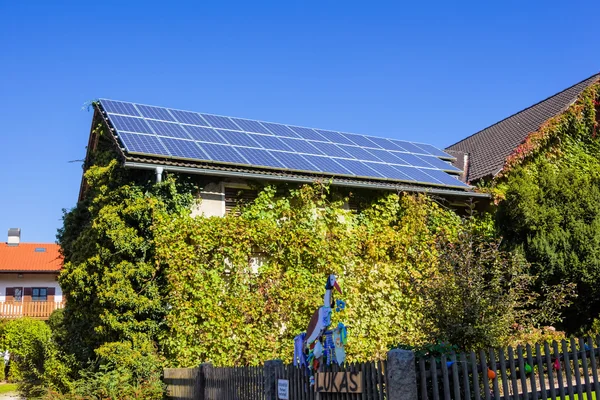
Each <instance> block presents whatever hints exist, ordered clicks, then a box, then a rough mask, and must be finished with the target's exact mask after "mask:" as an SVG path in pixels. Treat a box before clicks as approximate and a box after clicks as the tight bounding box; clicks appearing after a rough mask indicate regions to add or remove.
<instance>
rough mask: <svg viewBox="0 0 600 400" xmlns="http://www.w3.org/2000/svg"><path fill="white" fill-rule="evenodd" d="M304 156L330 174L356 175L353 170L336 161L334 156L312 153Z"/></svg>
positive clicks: (319, 169) (318, 168) (319, 168)
mask: <svg viewBox="0 0 600 400" xmlns="http://www.w3.org/2000/svg"><path fill="white" fill-rule="evenodd" d="M304 158H306V159H307V160H308V161H309V162H310V163H311V164H312V165H314V166H315V167H316V168H317V170H318V171H321V172H326V173H330V174H339V175H354V174H353V173H352V172H350V171H348V170H347V169H346V168H344V167H342V166H341V165H340V164H338V163H337V162H335V161H334V160H333V159H332V158H329V157H319V156H311V155H305V156H304Z"/></svg>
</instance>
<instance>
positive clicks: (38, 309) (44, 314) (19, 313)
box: [0, 301, 65, 319]
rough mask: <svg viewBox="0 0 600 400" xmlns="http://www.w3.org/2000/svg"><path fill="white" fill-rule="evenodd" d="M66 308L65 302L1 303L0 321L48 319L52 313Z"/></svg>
mask: <svg viewBox="0 0 600 400" xmlns="http://www.w3.org/2000/svg"><path fill="white" fill-rule="evenodd" d="M64 306H65V303H64V302H60V303H59V302H55V301H27V302H22V301H6V302H0V319H5V318H20V317H29V318H34V319H48V317H50V314H52V311H54V310H56V309H57V308H63V307H64Z"/></svg>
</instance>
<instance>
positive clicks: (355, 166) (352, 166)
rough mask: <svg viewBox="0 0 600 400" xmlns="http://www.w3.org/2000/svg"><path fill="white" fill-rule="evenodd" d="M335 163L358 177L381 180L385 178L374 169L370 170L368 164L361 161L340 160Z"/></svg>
mask: <svg viewBox="0 0 600 400" xmlns="http://www.w3.org/2000/svg"><path fill="white" fill-rule="evenodd" d="M335 161H336V162H337V163H339V164H340V165H341V166H342V167H344V168H346V169H347V170H348V171H350V172H352V173H353V174H354V175H356V176H362V177H381V178H383V177H384V176H383V175H382V174H381V173H379V172H377V171H375V170H374V169H373V168H369V166H368V165H367V164H365V163H362V162H360V161H356V160H344V159H339V160H335Z"/></svg>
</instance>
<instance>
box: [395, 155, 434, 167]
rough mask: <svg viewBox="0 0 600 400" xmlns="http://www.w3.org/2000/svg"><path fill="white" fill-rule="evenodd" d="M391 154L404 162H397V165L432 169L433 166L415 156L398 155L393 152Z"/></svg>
mask: <svg viewBox="0 0 600 400" xmlns="http://www.w3.org/2000/svg"><path fill="white" fill-rule="evenodd" d="M393 154H394V155H395V156H396V157H398V158H399V159H400V160H403V161H404V162H401V161H399V162H397V164H404V165H410V166H413V167H424V168H433V165H431V164H429V163H428V162H426V161H425V160H423V159H421V158H419V157H417V156H415V155H414V154H409V153H399V152H393Z"/></svg>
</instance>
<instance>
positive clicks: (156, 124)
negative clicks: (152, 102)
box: [147, 119, 190, 139]
mask: <svg viewBox="0 0 600 400" xmlns="http://www.w3.org/2000/svg"><path fill="white" fill-rule="evenodd" d="M147 121H148V124H150V126H151V127H152V129H153V130H154V133H156V134H157V135H160V136H170V137H175V138H181V139H189V138H190V136H189V135H188V134H187V132H186V131H185V130H184V129H183V128H182V127H181V125H179V124H172V123H170V122H163V121H154V120H151V119H149V120H147Z"/></svg>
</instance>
